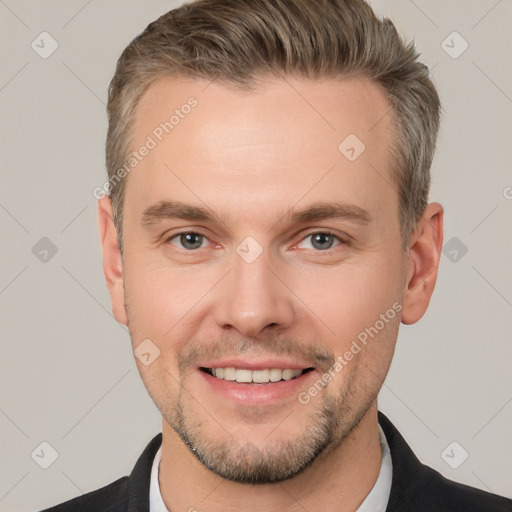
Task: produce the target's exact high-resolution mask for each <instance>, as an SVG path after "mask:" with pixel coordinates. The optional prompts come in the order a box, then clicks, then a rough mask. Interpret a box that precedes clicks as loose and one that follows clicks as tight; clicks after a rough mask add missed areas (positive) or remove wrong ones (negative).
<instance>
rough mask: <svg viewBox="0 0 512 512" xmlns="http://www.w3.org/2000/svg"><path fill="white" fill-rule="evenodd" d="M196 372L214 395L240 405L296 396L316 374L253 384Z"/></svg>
mask: <svg viewBox="0 0 512 512" xmlns="http://www.w3.org/2000/svg"><path fill="white" fill-rule="evenodd" d="M197 371H198V372H199V373H200V374H201V376H202V378H203V379H204V381H205V382H206V384H207V385H208V386H210V388H211V389H212V390H213V391H214V393H217V394H219V395H221V396H223V397H225V398H227V399H229V400H232V401H235V402H238V403H239V404H240V405H242V404H245V405H265V404H267V403H271V402H276V401H279V400H283V399H286V398H289V397H290V396H293V395H295V396H296V395H297V394H298V392H299V390H300V388H302V387H304V386H306V385H307V382H309V380H310V379H312V378H314V375H315V374H316V371H315V370H311V371H309V372H306V373H303V374H302V375H300V376H299V377H295V378H294V379H290V380H280V381H278V382H269V383H266V384H255V383H245V382H236V381H233V380H224V379H217V377H213V376H212V375H210V374H208V373H206V372H203V371H202V370H197Z"/></svg>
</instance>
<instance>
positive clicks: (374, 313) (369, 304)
mask: <svg viewBox="0 0 512 512" xmlns="http://www.w3.org/2000/svg"><path fill="white" fill-rule="evenodd" d="M364 259H365V261H362V260H363V258H361V261H360V262H355V260H354V261H352V262H347V263H344V264H341V265H340V266H339V267H338V268H337V269H334V268H330V269H326V270H323V271H322V272H317V273H316V274H311V275H308V276H307V277H305V278H304V279H302V280H301V281H302V283H301V284H300V288H299V282H298V281H297V284H296V287H295V289H296V290H297V295H298V296H300V297H301V299H302V300H303V301H304V303H305V304H307V306H308V307H309V308H310V310H311V311H312V312H313V313H314V314H315V315H317V316H318V318H320V319H321V320H322V321H323V323H324V324H325V326H326V327H327V328H328V331H330V333H331V334H332V335H333V336H334V338H335V339H336V340H338V341H340V340H345V342H347V341H348V342H350V340H352V339H353V338H354V337H357V335H358V334H359V333H360V332H361V331H363V330H364V329H365V328H367V327H370V326H372V325H374V324H375V322H376V321H377V320H378V319H379V317H380V315H381V314H385V313H386V311H387V310H389V309H390V308H392V307H393V304H394V303H395V302H397V300H399V299H400V297H399V294H398V289H399V284H400V281H401V273H400V266H399V263H397V259H396V258H389V259H384V258H383V256H382V254H380V255H377V254H376V253H375V254H374V255H373V257H366V258H364ZM324 331H325V330H324ZM332 331H334V333H335V334H334V333H333V332H332ZM325 332H327V331H325Z"/></svg>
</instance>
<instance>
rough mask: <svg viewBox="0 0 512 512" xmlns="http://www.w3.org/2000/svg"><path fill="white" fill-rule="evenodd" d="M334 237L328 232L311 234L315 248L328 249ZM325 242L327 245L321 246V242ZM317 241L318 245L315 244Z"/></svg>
mask: <svg viewBox="0 0 512 512" xmlns="http://www.w3.org/2000/svg"><path fill="white" fill-rule="evenodd" d="M333 241H334V238H333V236H332V235H330V234H329V233H316V234H315V235H313V242H312V243H313V246H314V247H315V248H316V249H330V248H331V246H332V244H333ZM326 242H327V247H325V245H324V246H322V244H325V243H326ZM317 243H318V244H319V245H320V247H318V246H317Z"/></svg>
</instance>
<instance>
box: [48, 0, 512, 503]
mask: <svg viewBox="0 0 512 512" xmlns="http://www.w3.org/2000/svg"><path fill="white" fill-rule="evenodd" d="M417 56H418V55H417V53H416V51H415V49H414V47H413V46H412V45H405V44H404V43H403V42H402V40H401V39H400V38H399V36H398V34H397V32H396V30H395V28H394V26H393V25H392V23H391V22H390V21H389V20H384V21H381V20H379V19H377V18H376V17H375V15H374V14H373V12H372V10H371V9H370V7H369V6H368V5H367V4H366V3H364V2H363V1H362V0H314V1H313V0H278V1H277V0H259V1H257V2H255V1H250V0H202V1H201V0H200V1H198V2H195V3H191V4H186V5H184V6H182V7H181V8H179V9H176V10H173V11H171V12H169V13H167V14H165V15H164V16H162V17H161V18H159V19H158V20H157V21H155V22H154V23H152V24H150V25H149V26H148V27H147V29H146V30H145V31H144V32H143V33H142V34H141V35H139V36H138V37H137V38H136V39H135V40H134V41H132V43H131V44H130V45H129V46H128V47H127V48H126V50H125V51H124V52H123V54H122V56H121V58H120V60H119V62H118V65H117V69H116V73H115V76H114V78H113V80H112V83H111V85H110V89H109V103H108V113H109V131H108V135H107V148H106V152H107V155H106V156H107V168H108V173H109V183H108V187H106V190H98V198H99V203H98V215H99V230H100V238H101V243H102V247H103V261H104V272H105V276H106V280H107V285H108V288H109V291H110V295H111V300H112V308H113V312H114V315H115V317H116V319H117V320H118V321H119V322H121V323H122V324H125V325H127V326H128V328H129V330H130V336H131V341H132V346H133V349H134V353H135V355H136V360H137V365H138V368H139V371H140V375H141V378H142V380H143V382H144V384H145V386H146V388H147V390H148V393H149V394H150V396H151V398H152V399H153V401H154V402H155V404H156V406H157V407H158V409H159V410H160V412H161V413H162V417H163V422H162V433H161V434H158V435H157V436H156V437H155V438H154V439H153V440H152V441H151V443H150V444H149V445H148V447H147V448H146V450H145V451H144V453H143V454H142V455H141V457H140V458H139V460H138V462H137V464H136V466H135V468H134V470H133V472H132V474H131V475H130V477H124V478H122V479H120V480H117V481H116V482H113V483H112V484H110V485H108V486H107V487H104V488H102V489H99V490H97V491H94V492H92V493H88V494H85V495H83V496H81V497H79V498H76V499H74V500H71V501H69V502H66V503H64V504H61V505H60V506H57V507H54V508H52V509H49V510H53V511H67V510H70V511H71V510H73V511H103V510H104V511H107V510H108V511H111V512H114V511H116V512H117V511H141V512H144V511H151V512H161V511H166V510H169V511H173V512H174V511H180V510H188V511H194V510H198V511H201V510H207V511H209V512H215V511H234V510H267V511H274V510H276V511H277V510H280V511H281V510H290V511H295V510H322V511H343V512H349V511H355V510H358V511H360V512H369V511H382V512H383V511H429V512H430V511H457V510H460V511H465V512H467V511H491V510H493V511H505V510H507V511H510V510H512V501H511V500H509V499H506V498H502V497H499V496H496V495H492V494H489V493H486V492H483V491H480V490H477V489H474V488H470V487H467V486H464V485H461V484H457V483H454V482H450V481H448V480H446V479H445V478H443V477H442V476H441V475H440V474H439V473H437V472H435V471H434V470H432V469H430V468H428V467H426V466H423V465H422V464H421V463H420V462H419V461H418V460H417V459H416V457H415V456H414V454H413V453H412V451H411V450H410V448H409V447H408V446H407V444H406V443H405V441H404V439H403V438H402V437H401V436H400V434H399V433H398V432H397V430H396V429H395V428H394V427H393V425H392V424H391V422H390V421H389V420H388V419H387V418H386V417H385V416H384V415H383V414H381V413H379V412H378V409H377V395H378V392H379V389H380V387H381V386H382V383H383V381H384V379H385V377H386V374H387V372H388V369H389V365H390V363H391V359H392V356H393V352H394V347H395V343H396V339H397V336H398V330H399V325H400V323H404V324H413V323H415V322H417V321H418V320H420V318H421V317H422V316H423V314H424V313H425V311H426V309H427V307H428V304H429V301H430V297H431V295H432V292H433V290H434V286H435V282H436V277H437V269H438V265H439V258H440V254H441V247H442V240H443V208H442V206H441V205H440V204H439V203H428V202H427V199H428V190H429V184H430V177H429V170H430V165H431V161H432V157H433V153H434V148H435V141H436V136H437V131H438V125H439V109H440V105H439V98H438V95H437V93H436V90H435V88H434V86H433V85H432V83H431V82H430V80H429V76H428V70H427V69H426V67H425V66H424V65H422V64H420V63H419V62H417ZM106 192H108V195H106Z"/></svg>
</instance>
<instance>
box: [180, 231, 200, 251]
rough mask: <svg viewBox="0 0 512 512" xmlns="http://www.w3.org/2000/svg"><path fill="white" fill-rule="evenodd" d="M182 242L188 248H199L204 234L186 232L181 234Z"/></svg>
mask: <svg viewBox="0 0 512 512" xmlns="http://www.w3.org/2000/svg"><path fill="white" fill-rule="evenodd" d="M180 242H181V244H182V245H183V247H185V248H186V249H197V248H198V247H201V242H202V235H198V234H197V233H184V234H182V235H180Z"/></svg>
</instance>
